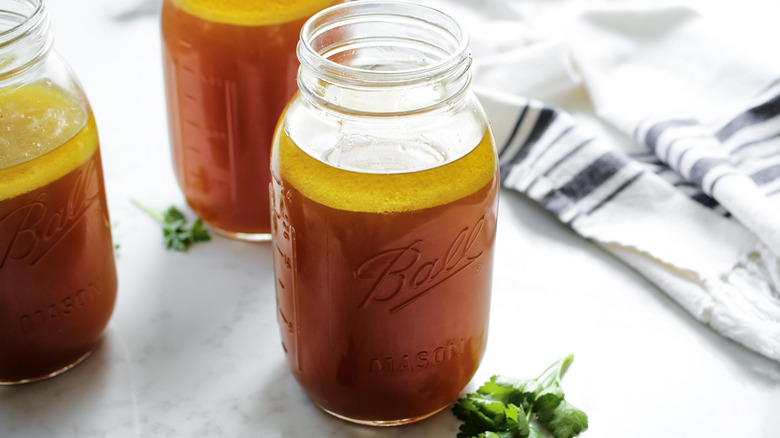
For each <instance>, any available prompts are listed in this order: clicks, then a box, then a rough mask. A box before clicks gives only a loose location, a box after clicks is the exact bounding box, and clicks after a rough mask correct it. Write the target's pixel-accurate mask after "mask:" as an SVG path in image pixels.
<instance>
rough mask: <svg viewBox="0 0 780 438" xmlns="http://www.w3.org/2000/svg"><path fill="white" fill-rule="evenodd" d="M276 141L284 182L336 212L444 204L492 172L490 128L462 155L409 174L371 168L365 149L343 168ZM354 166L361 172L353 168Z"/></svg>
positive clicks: (376, 164) (424, 153)
mask: <svg viewBox="0 0 780 438" xmlns="http://www.w3.org/2000/svg"><path fill="white" fill-rule="evenodd" d="M277 141H278V142H279V145H278V153H279V157H278V158H279V161H278V163H281V167H280V168H279V170H280V172H281V174H282V176H283V178H284V179H285V180H286V182H287V183H289V184H291V185H292V186H293V187H295V188H296V189H297V190H298V191H299V192H301V193H302V194H303V195H304V196H306V197H308V198H310V199H312V200H314V201H316V202H319V203H320V204H324V205H327V206H330V207H333V208H337V209H340V210H348V211H359V212H376V213H391V212H402V211H411V210H419V209H423V208H429V207H435V206H438V205H444V204H447V203H450V202H453V201H456V200H458V199H461V198H463V197H466V196H468V195H470V194H472V193H475V192H477V191H478V190H479V189H481V188H483V187H484V186H485V185H486V184H487V183H488V182H490V181H491V180H492V179H493V177H494V176H495V171H496V158H495V152H494V151H493V139H492V137H491V135H490V134H489V133H488V132H486V133H485V135H484V136H483V137H482V140H481V141H480V142H479V144H478V145H477V146H476V147H475V148H474V150H472V151H471V152H470V153H468V154H466V155H465V156H463V157H461V158H458V159H456V160H454V161H452V162H450V163H447V164H444V165H443V166H440V167H433V168H430V169H427V170H420V171H411V172H403V169H392V170H388V169H386V168H385V169H384V170H385V172H376V169H375V168H373V167H377V168H378V167H380V166H381V164H380V161H379V160H377V161H371V159H370V158H369V157H370V156H371V155H370V154H369V153H368V152H369V151H368V149H367V150H366V151H361V152H360V153H359V154H357V158H354V159H350V160H346V161H348V162H349V163H350V164H349V165H347V166H345V167H347V168H339V167H336V166H335V165H333V164H338V163H339V162H338V161H336V162H334V161H333V157H330V158H329V157H323V160H318V159H316V158H314V157H312V156H311V155H309V154H307V153H306V152H304V151H303V150H301V149H300V148H299V147H298V146H297V145H296V144H295V143H294V142H293V141H292V140H291V139H290V138H289V137H288V136H287V135H286V134H284V133H281V135H279V138H278V139H277ZM386 146H387V145H386ZM403 147H404V146H403V145H400V146H399V147H396V148H395V149H396V150H397V149H398V148H401V149H403ZM413 152H414V153H418V154H421V155H422V156H423V159H424V160H438V159H439V157H435V156H430V154H434V155H435V154H436V152H432V151H431V150H423V151H421V150H420V149H419V148H417V147H415V150H414V151H413ZM399 156H400V155H399ZM340 159H344V157H340ZM326 161H331V163H333V164H328V163H326ZM356 163H358V164H356ZM386 164H387V163H385V165H386ZM396 164H397V165H399V166H408V165H409V164H408V163H396ZM418 164H419V162H418ZM340 165H343V163H342V164H340ZM358 167H361V168H363V170H364V171H363V172H358V171H355V169H356V168H358Z"/></svg>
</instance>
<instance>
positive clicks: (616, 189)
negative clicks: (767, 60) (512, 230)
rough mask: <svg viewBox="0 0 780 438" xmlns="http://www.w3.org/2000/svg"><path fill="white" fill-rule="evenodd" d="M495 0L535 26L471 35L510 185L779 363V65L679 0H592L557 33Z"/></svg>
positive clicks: (478, 80)
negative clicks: (755, 55)
mask: <svg viewBox="0 0 780 438" xmlns="http://www.w3.org/2000/svg"><path fill="white" fill-rule="evenodd" d="M456 3H457V2H456ZM467 3H468V2H463V4H464V5H465V4H467ZM488 3H489V5H488V6H490V5H492V6H496V5H497V4H501V7H502V8H503V10H504V13H503V15H502V17H503V18H502V20H507V19H510V20H511V18H507V12H506V11H508V10H513V11H514V12H515V13H517V15H516V17H517V18H518V19H519V20H521V19H526V22H525V23H524V25H525V26H526V27H527V28H529V29H532V32H531V33H530V34H526V35H525V36H524V38H525V39H524V40H523V44H520V47H515V48H512V46H511V44H510V43H511V41H504V42H503V43H502V42H500V41H498V42H497V41H496V40H495V39H489V38H486V37H485V36H484V35H485V34H481V33H479V32H477V33H475V32H474V31H472V36H473V38H474V39H475V41H474V45H475V47H476V50H475V65H476V70H475V75H474V83H475V88H476V90H477V91H478V94H479V96H480V99H481V100H482V102H483V104H484V105H485V108H486V111H487V112H488V116H489V118H490V119H491V122H492V124H493V129H494V133H495V136H496V140H497V144H498V145H499V148H500V164H501V172H502V184H503V187H505V188H508V189H514V190H517V191H520V192H522V193H524V194H526V195H527V196H528V197H530V198H531V199H533V200H534V201H536V202H538V203H539V204H541V205H542V206H544V207H545V208H546V209H547V210H549V211H551V212H552V213H554V214H555V215H556V216H557V217H558V219H559V220H560V221H562V222H563V223H566V224H568V225H569V226H571V227H572V228H573V229H574V230H575V231H576V232H578V233H579V234H580V235H582V236H584V237H586V238H588V239H591V240H592V241H594V242H596V243H597V244H599V245H600V246H602V247H603V248H605V249H606V250H607V251H609V252H610V253H612V254H614V255H615V256H616V257H618V258H619V259H621V260H622V261H624V262H625V263H626V264H628V265H630V266H632V267H633V268H635V269H636V270H637V271H639V272H640V273H642V274H643V275H645V276H646V277H647V278H648V279H650V280H651V281H653V282H654V283H655V284H656V285H658V287H659V288H661V289H662V290H663V291H665V292H666V293H668V294H669V295H670V296H671V297H673V298H674V299H675V300H676V301H677V302H678V303H679V304H680V305H681V306H682V307H684V308H685V309H686V310H687V311H689V312H690V313H691V314H692V315H693V316H695V317H696V318H698V319H699V320H700V321H702V322H704V323H706V324H709V325H710V326H711V327H712V328H713V329H715V330H716V331H718V332H720V333H721V334H723V335H724V336H727V337H729V338H731V339H733V340H735V341H737V342H740V343H742V344H744V345H745V346H747V347H749V348H751V349H753V350H755V351H757V352H759V353H761V354H763V355H765V356H768V357H771V358H773V359H775V360H780V265H779V264H778V255H780V70H778V69H776V68H774V67H773V66H770V65H762V64H761V63H760V62H758V61H756V60H751V59H750V58H749V57H748V56H747V55H746V54H745V53H744V52H743V51H741V50H740V49H737V48H736V47H735V48H730V47H729V45H728V44H727V43H725V42H723V41H719V40H718V39H717V38H716V36H715V34H713V33H712V32H710V31H709V30H708V28H707V25H706V23H705V21H704V20H703V19H702V18H701V17H700V16H699V15H697V14H695V13H693V12H692V11H691V10H690V9H686V8H682V7H663V6H658V5H657V4H653V5H648V3H646V2H612V3H610V4H608V5H607V6H606V7H599V8H590V9H588V8H584V9H583V10H581V11H578V12H577V13H576V14H572V16H571V17H570V20H568V21H566V23H568V25H567V26H566V27H565V29H562V27H563V26H561V27H559V28H558V29H557V31H559V32H560V33H558V34H557V36H556V37H549V35H552V34H554V32H549V33H546V34H545V32H543V31H540V30H539V29H538V28H536V29H534V28H533V26H532V25H533V24H534V23H533V22H531V21H528V20H527V16H523V15H522V14H521V13H519V12H518V11H520V10H519V9H517V8H515V9H511V8H510V6H512V5H517V4H519V3H518V2H513V1H511V0H503V1H489V2H488ZM520 12H522V11H520ZM483 15H484V12H483ZM508 15H509V16H510V17H511V14H508ZM558 18H559V19H560V20H561V21H562V20H563V18H561V16H558ZM486 22H487V21H486ZM469 25H470V26H474V27H477V28H478V27H479V26H480V22H478V21H472V22H471V23H469ZM494 26H498V27H500V25H499V24H494ZM480 35H482V36H480ZM494 35H495V34H494ZM514 38H518V36H517V35H515V36H514Z"/></svg>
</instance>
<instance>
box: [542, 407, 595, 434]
mask: <svg viewBox="0 0 780 438" xmlns="http://www.w3.org/2000/svg"><path fill="white" fill-rule="evenodd" d="M537 419H538V420H539V423H540V424H542V425H543V426H544V427H546V428H547V430H549V431H550V432H552V433H553V435H554V436H555V438H572V437H575V436H577V435H579V434H580V432H582V431H583V430H584V429H587V428H588V416H587V415H586V414H585V412H582V411H581V410H579V409H577V408H576V407H574V405H572V404H571V403H569V402H567V401H566V400H561V402H560V403H559V404H558V406H556V407H555V410H554V411H553V412H552V415H551V416H550V417H549V420H547V421H542V418H541V417H538V418H537Z"/></svg>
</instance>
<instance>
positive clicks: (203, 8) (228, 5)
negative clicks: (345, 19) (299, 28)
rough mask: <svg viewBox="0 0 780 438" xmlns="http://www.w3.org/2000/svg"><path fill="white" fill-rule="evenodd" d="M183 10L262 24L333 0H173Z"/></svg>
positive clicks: (229, 21)
mask: <svg viewBox="0 0 780 438" xmlns="http://www.w3.org/2000/svg"><path fill="white" fill-rule="evenodd" d="M173 3H174V4H175V5H176V6H178V7H179V8H180V9H182V10H183V11H185V12H187V13H189V14H192V15H195V16H196V17H199V18H201V19H203V20H206V21H214V22H219V23H227V24H236V25H241V26H263V25H270V24H278V23H284V22H287V21H292V20H297V19H301V18H304V17H308V16H310V15H313V14H314V13H316V12H318V11H319V10H321V9H324V8H325V7H327V6H330V5H331V4H333V3H334V1H333V0H173Z"/></svg>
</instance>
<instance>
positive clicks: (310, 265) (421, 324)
mask: <svg viewBox="0 0 780 438" xmlns="http://www.w3.org/2000/svg"><path fill="white" fill-rule="evenodd" d="M298 57H299V59H300V61H301V68H300V70H299V73H298V85H299V88H300V93H299V94H298V95H297V96H296V97H295V98H294V99H293V100H292V101H291V102H290V104H289V105H288V107H287V109H286V111H285V113H284V115H283V117H282V119H281V120H280V123H279V125H278V127H277V130H276V135H275V137H274V144H273V149H272V159H271V169H272V174H273V181H272V203H273V209H274V211H273V219H272V225H273V230H274V231H273V236H274V244H275V249H274V253H275V262H274V265H275V274H276V279H277V282H276V293H277V302H278V307H279V309H278V315H277V316H278V320H279V323H280V328H281V338H282V345H283V348H284V350H285V352H286V355H287V359H288V362H289V365H290V368H291V370H292V372H293V374H294V375H295V377H296V378H297V380H298V382H299V383H300V384H301V386H302V387H303V388H304V390H305V391H306V392H307V394H308V395H309V397H310V398H311V399H312V400H313V401H314V402H315V403H316V404H317V405H319V406H320V407H322V408H323V409H324V410H326V411H328V412H330V413H331V414H333V415H336V416H338V417H341V418H344V419H346V420H350V421H354V422H358V423H364V424H373V425H395V424H404V423H409V422H412V421H416V420H420V419H422V418H425V417H428V416H430V415H432V414H434V413H436V412H438V411H440V410H441V409H443V408H445V407H446V406H447V405H448V404H449V403H451V402H452V401H453V400H454V399H456V398H457V397H458V395H459V393H460V391H461V390H462V389H463V388H464V387H465V385H466V384H467V383H468V382H469V380H470V379H471V377H472V376H473V374H474V372H475V371H476V369H477V367H478V365H479V362H480V360H481V358H482V355H483V352H484V349H485V343H486V339H487V328H488V314H489V304H490V288H491V275H492V259H493V244H494V239H495V231H496V210H497V198H498V187H499V179H498V160H497V158H496V151H495V147H494V144H493V137H492V134H491V132H490V128H489V125H488V122H487V121H486V118H485V114H484V112H483V110H482V108H481V106H480V104H479V102H478V101H477V99H476V98H475V96H474V94H473V93H472V92H471V90H470V80H471V73H470V66H471V55H470V51H469V49H468V38H467V35H466V33H465V31H464V30H463V28H462V27H461V26H460V25H459V24H458V23H457V22H455V21H454V20H453V19H452V18H450V17H449V16H448V15H446V14H444V13H442V12H439V11H437V10H434V9H431V8H428V7H425V6H422V5H417V4H413V3H406V2H397V1H392V2H374V1H360V2H351V3H346V4H343V5H339V6H335V7H333V8H330V9H328V10H326V11H324V12H322V13H320V14H318V15H316V16H314V17H313V18H312V19H311V20H309V21H308V22H307V24H306V25H304V28H303V30H302V32H301V41H300V42H299V44H298Z"/></svg>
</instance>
